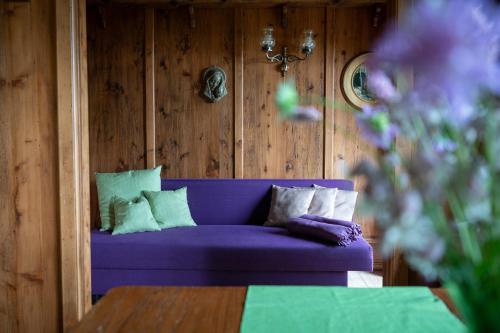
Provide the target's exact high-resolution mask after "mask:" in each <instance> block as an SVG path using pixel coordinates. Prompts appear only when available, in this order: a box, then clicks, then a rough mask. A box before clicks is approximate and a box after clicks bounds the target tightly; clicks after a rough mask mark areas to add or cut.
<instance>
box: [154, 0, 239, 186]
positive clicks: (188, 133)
mask: <svg viewBox="0 0 500 333" xmlns="http://www.w3.org/2000/svg"><path fill="white" fill-rule="evenodd" d="M195 17H196V27H195V28H191V26H190V18H189V12H188V9H187V8H180V9H175V10H165V11H161V10H158V11H157V13H156V25H157V29H158V31H161V33H158V34H156V64H155V67H156V89H157V96H156V119H157V120H156V142H157V146H156V161H157V163H158V164H162V165H163V170H162V176H163V177H173V178H183V177H184V178H197V177H198V178H232V177H233V148H234V145H233V140H234V135H233V108H234V100H233V98H231V95H229V96H226V97H225V98H223V99H222V100H220V101H219V102H216V103H209V102H207V101H206V99H205V98H204V96H203V89H204V86H203V84H202V80H201V77H202V74H203V71H204V70H205V69H206V68H207V67H210V66H219V67H222V68H223V69H224V71H225V72H226V80H227V81H226V85H227V88H228V91H229V92H231V94H232V92H233V89H234V88H233V87H234V83H233V81H234V80H233V66H234V63H233V54H234V46H233V45H234V35H233V18H234V16H233V10H232V9H204V10H199V11H196V12H195Z"/></svg>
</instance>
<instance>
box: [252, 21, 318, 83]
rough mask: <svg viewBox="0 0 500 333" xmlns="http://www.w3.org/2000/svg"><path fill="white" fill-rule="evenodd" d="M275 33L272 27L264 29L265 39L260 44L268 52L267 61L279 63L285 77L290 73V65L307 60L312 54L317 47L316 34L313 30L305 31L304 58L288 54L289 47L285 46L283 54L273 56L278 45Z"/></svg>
mask: <svg viewBox="0 0 500 333" xmlns="http://www.w3.org/2000/svg"><path fill="white" fill-rule="evenodd" d="M273 32H274V28H273V26H271V25H270V26H268V27H267V28H265V29H264V37H263V38H262V41H261V42H260V46H261V47H262V51H264V52H266V58H267V60H269V61H270V62H273V63H274V62H277V63H280V64H281V65H280V71H281V75H282V76H283V77H284V76H285V75H286V72H287V71H288V63H291V62H294V61H301V60H306V59H307V58H308V57H309V55H310V54H311V53H312V51H313V50H314V47H315V46H316V44H315V42H314V34H313V31H312V30H306V31H304V41H303V42H302V45H301V46H302V53H304V54H305V56H304V57H303V58H302V57H299V56H296V55H293V54H288V47H287V46H283V49H282V53H281V54H280V53H278V54H274V55H272V54H271V52H272V51H273V48H274V46H275V45H276V40H275V39H274V35H273Z"/></svg>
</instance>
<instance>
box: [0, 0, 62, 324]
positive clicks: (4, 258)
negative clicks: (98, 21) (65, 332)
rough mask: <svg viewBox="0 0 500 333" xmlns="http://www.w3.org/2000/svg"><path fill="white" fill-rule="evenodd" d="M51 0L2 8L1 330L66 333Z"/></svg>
mask: <svg viewBox="0 0 500 333" xmlns="http://www.w3.org/2000/svg"><path fill="white" fill-rule="evenodd" d="M54 22H55V4H54V2H53V1H48V0H40V1H36V2H24V3H6V2H5V1H3V2H0V45H2V47H0V110H1V111H0V221H1V223H0V331H1V332H40V331H42V332H57V331H60V330H61V326H60V323H61V289H60V267H61V266H60V261H59V259H60V257H59V255H60V248H59V224H58V222H59V212H58V208H59V200H58V189H59V187H58V186H59V185H58V173H57V170H58V159H57V155H58V152H57V84H56V82H57V78H56V43H55V33H56V32H55V24H54Z"/></svg>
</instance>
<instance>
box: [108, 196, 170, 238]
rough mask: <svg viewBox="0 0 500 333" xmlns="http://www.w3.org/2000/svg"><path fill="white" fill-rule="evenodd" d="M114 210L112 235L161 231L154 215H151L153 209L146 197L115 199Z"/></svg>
mask: <svg viewBox="0 0 500 333" xmlns="http://www.w3.org/2000/svg"><path fill="white" fill-rule="evenodd" d="M113 208H114V211H115V227H114V229H113V233H112V235H120V234H130V233H133V232H143V231H158V230H160V227H159V226H158V223H156V220H155V218H154V217H153V213H151V207H149V203H148V201H147V200H146V198H144V197H139V198H138V199H135V200H126V199H123V198H119V197H114V198H113Z"/></svg>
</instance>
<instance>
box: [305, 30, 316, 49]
mask: <svg viewBox="0 0 500 333" xmlns="http://www.w3.org/2000/svg"><path fill="white" fill-rule="evenodd" d="M315 47H316V43H315V42H314V33H313V31H312V30H306V31H304V41H303V42H302V52H304V53H305V54H311V53H312V51H313V50H314V48H315Z"/></svg>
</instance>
